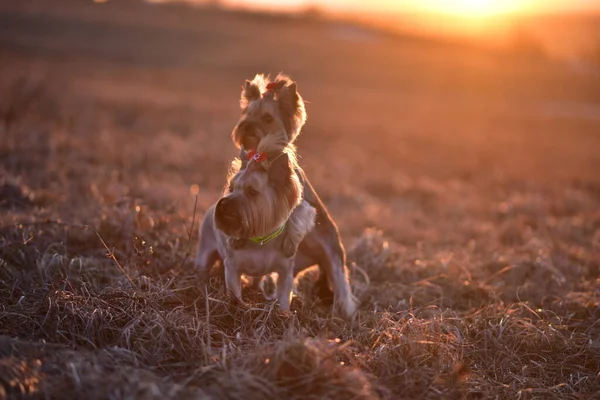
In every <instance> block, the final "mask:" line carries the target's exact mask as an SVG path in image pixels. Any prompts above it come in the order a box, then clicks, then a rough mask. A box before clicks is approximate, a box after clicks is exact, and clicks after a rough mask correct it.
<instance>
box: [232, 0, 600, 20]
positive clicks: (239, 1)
mask: <svg viewBox="0 0 600 400" xmlns="http://www.w3.org/2000/svg"><path fill="white" fill-rule="evenodd" d="M224 3H228V4H232V5H253V6H258V7H261V8H262V7H266V8H291V9H294V8H296V9H298V8H305V7H307V6H310V5H316V6H318V7H320V8H323V9H328V10H331V11H373V12H378V11H379V12H382V11H383V12H386V11H387V12H390V11H393V12H407V13H415V12H433V13H442V14H450V15H462V16H465V15H472V16H488V15H497V14H506V13H514V12H516V13H532V12H534V13H535V12H556V11H586V10H594V11H600V1H598V0H369V1H364V0H224Z"/></svg>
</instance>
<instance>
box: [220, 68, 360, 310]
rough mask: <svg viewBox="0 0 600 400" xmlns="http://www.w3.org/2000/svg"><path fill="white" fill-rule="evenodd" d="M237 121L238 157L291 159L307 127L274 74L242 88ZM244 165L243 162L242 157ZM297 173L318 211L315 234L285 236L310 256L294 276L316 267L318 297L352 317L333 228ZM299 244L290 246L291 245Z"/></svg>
mask: <svg viewBox="0 0 600 400" xmlns="http://www.w3.org/2000/svg"><path fill="white" fill-rule="evenodd" d="M240 106H241V108H242V117H241V119H240V121H239V122H238V124H237V125H236V127H235V128H234V130H233V132H232V134H231V137H232V139H233V141H234V143H235V144H236V146H238V147H239V148H240V149H241V151H242V153H244V149H255V148H257V147H260V148H261V149H263V150H264V151H266V152H268V153H276V152H278V151H282V150H283V149H285V151H286V152H288V153H290V154H291V153H294V154H295V146H294V145H293V142H294V140H295V139H296V137H297V136H298V135H299V133H300V130H301V128H302V126H303V125H304V123H305V121H306V111H305V108H304V101H303V99H302V97H301V96H300V94H299V93H298V91H297V87H296V83H295V82H294V81H292V80H291V79H290V78H289V77H288V76H286V75H282V74H279V75H278V76H277V77H276V78H275V80H274V81H272V82H269V76H268V75H267V76H265V75H262V74H258V75H256V76H255V77H254V79H253V80H252V81H248V80H247V81H246V82H245V84H244V86H243V87H242V95H241V100H240ZM241 158H242V159H244V156H242V157H241ZM296 171H297V173H298V175H299V177H300V179H301V182H302V186H303V188H304V195H303V196H304V199H305V200H306V202H307V203H308V204H310V205H311V206H312V207H314V208H315V209H316V210H317V223H316V225H315V229H314V230H312V231H311V232H310V234H309V235H308V236H306V237H304V235H300V234H298V233H296V232H294V230H293V229H291V230H288V232H286V235H288V236H289V238H288V240H289V241H290V242H291V245H290V246H289V248H290V249H293V248H296V247H297V246H300V248H301V249H304V252H302V251H301V253H302V254H305V255H306V254H309V255H310V256H309V257H307V258H302V259H301V260H300V261H301V262H298V263H297V264H296V272H299V271H301V270H302V269H304V268H308V267H310V266H311V265H313V264H318V265H319V270H320V272H321V273H320V276H319V280H318V282H317V286H318V288H319V296H320V297H321V298H322V299H324V300H327V301H330V299H331V297H332V289H333V292H334V293H333V298H334V302H335V304H336V308H337V309H338V310H340V312H341V313H342V315H344V316H346V317H348V316H351V315H352V314H353V313H354V311H355V310H356V307H357V305H356V299H355V298H354V296H353V295H352V293H351V292H350V288H349V283H348V270H347V268H346V253H345V250H344V247H343V245H342V243H341V240H340V235H339V232H338V229H337V226H336V225H335V222H334V221H333V219H332V218H331V217H330V215H329V213H328V211H327V209H326V207H325V205H324V204H323V202H322V201H321V199H320V198H319V196H318V195H317V193H316V191H315V190H314V189H313V187H312V185H311V184H310V182H309V181H308V179H307V177H306V175H305V173H304V171H303V170H302V169H301V168H300V166H298V165H297V164H296ZM299 239H300V240H303V242H302V243H295V241H296V240H299Z"/></svg>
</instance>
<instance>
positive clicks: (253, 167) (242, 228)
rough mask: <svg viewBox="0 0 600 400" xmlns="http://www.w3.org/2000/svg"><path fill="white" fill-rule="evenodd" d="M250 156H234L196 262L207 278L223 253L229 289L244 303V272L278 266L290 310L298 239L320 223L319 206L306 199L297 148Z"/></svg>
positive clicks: (279, 291)
mask: <svg viewBox="0 0 600 400" xmlns="http://www.w3.org/2000/svg"><path fill="white" fill-rule="evenodd" d="M265 144H266V142H265ZM258 148H259V150H260V149H261V146H260V145H259V146H258ZM245 156H246V154H245V152H244V151H243V150H242V151H241V154H240V158H239V159H236V160H234V162H233V163H232V167H231V169H230V174H229V176H228V182H227V186H226V188H225V190H224V192H225V193H224V195H223V197H222V198H221V199H220V200H219V201H218V202H217V203H216V204H215V205H213V206H212V207H211V208H210V209H209V210H208V211H207V213H206V215H205V217H204V220H203V222H202V224H201V228H200V243H199V248H198V252H197V257H196V267H197V269H198V270H199V272H200V274H201V276H202V278H203V279H207V278H208V273H209V270H210V268H211V267H212V265H213V264H214V263H215V262H216V261H217V260H218V259H220V260H221V261H222V263H223V266H224V272H225V284H226V286H227V289H228V290H229V291H230V292H231V293H232V294H233V295H234V297H235V298H236V299H237V300H238V301H239V302H242V303H243V301H242V297H241V275H242V274H246V275H249V276H252V277H262V276H264V275H266V274H270V273H273V272H275V273H277V283H276V298H277V302H278V304H279V307H280V308H281V309H282V310H289V307H290V301H291V293H292V287H293V284H294V276H295V274H294V271H295V268H294V265H295V258H296V257H295V256H296V251H297V248H298V243H300V242H301V241H302V239H303V237H304V236H305V235H306V234H307V233H308V232H310V231H312V230H313V229H314V226H315V217H316V210H315V209H314V207H312V206H310V205H309V204H308V203H307V202H306V201H304V200H303V199H302V192H303V189H302V183H301V182H300V179H299V177H298V175H297V173H296V161H295V153H294V152H293V151H290V150H289V149H288V150H287V151H281V152H278V153H270V154H269V155H267V154H266V153H265V152H262V151H261V152H257V153H256V154H252V155H251V157H249V160H246V159H245Z"/></svg>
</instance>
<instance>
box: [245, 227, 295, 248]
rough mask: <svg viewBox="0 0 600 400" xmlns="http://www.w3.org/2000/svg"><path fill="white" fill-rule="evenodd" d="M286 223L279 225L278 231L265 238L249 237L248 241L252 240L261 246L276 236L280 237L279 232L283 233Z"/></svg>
mask: <svg viewBox="0 0 600 400" xmlns="http://www.w3.org/2000/svg"><path fill="white" fill-rule="evenodd" d="M286 222H287V221H286ZM286 222H284V223H283V225H281V227H280V228H279V229H277V230H276V231H275V232H273V233H271V234H269V235H267V236H256V237H251V238H250V240H252V241H253V242H254V243H257V244H260V245H261V246H262V245H264V244H266V243H268V242H270V241H271V240H273V239H275V238H276V237H277V236H279V235H281V232H283V230H284V229H285V224H286Z"/></svg>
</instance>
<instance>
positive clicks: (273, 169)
mask: <svg viewBox="0 0 600 400" xmlns="http://www.w3.org/2000/svg"><path fill="white" fill-rule="evenodd" d="M291 173H292V170H291V169H290V160H289V157H288V155H287V153H282V154H281V155H280V156H278V157H276V158H275V159H274V160H273V162H272V163H271V165H270V166H269V182H271V183H272V184H273V186H275V187H282V186H284V185H285V183H286V181H287V180H288V179H290V175H291Z"/></svg>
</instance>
